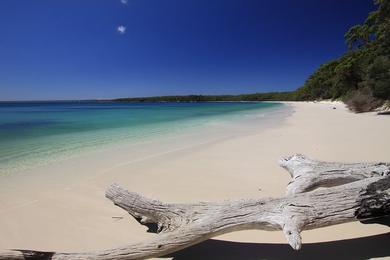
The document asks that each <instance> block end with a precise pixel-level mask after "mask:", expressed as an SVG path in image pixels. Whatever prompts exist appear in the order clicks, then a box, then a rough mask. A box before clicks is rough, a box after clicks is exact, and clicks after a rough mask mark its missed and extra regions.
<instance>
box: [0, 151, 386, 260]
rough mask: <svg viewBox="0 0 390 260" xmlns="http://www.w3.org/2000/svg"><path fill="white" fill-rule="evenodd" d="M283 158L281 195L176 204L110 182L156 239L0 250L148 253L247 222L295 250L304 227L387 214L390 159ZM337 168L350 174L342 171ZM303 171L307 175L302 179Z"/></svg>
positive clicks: (93, 255)
mask: <svg viewBox="0 0 390 260" xmlns="http://www.w3.org/2000/svg"><path fill="white" fill-rule="evenodd" d="M281 165H282V166H283V167H285V168H286V169H287V170H288V171H289V172H290V174H291V175H292V177H293V182H292V183H290V184H289V186H290V187H291V191H290V192H288V195H287V196H286V197H282V198H271V199H241V200H235V201H224V202H219V203H207V202H202V203H192V204H175V203H163V202H161V201H158V200H153V199H148V198H146V197H144V196H142V195H139V194H137V193H134V192H129V191H126V190H125V189H123V188H121V187H119V186H118V185H116V184H113V185H111V186H110V187H109V188H108V189H107V191H106V197H107V198H109V199H110V200H111V201H113V203H114V204H116V205H118V206H119V207H121V208H123V209H125V210H126V211H128V212H129V213H130V214H131V215H132V216H134V217H135V218H137V219H139V220H140V223H141V224H144V225H150V224H155V225H156V226H157V227H158V229H157V232H158V234H156V235H155V237H154V238H152V239H150V240H147V241H143V242H139V243H134V244H130V245H128V246H124V247H119V248H115V249H110V250H104V251H99V252H90V253H70V254H65V253H57V252H55V253H45V252H36V251H20V250H14V251H12V250H8V251H0V259H98V260H99V259H104V260H105V259H145V258H151V257H158V256H163V255H166V254H169V253H172V252H175V251H178V250H180V249H183V248H185V247H188V246H191V245H194V244H197V243H199V242H202V241H204V240H206V239H209V238H211V237H214V236H217V235H220V234H224V233H228V232H232V231H236V230H245V229H262V230H270V231H272V230H282V231H283V233H284V234H285V236H286V239H287V241H288V243H289V244H290V245H291V246H292V248H293V249H295V250H298V249H300V248H301V245H302V241H301V240H302V239H301V236H300V232H301V231H302V230H308V229H314V228H319V227H324V226H329V225H335V224H340V223H345V222H351V221H357V220H363V219H372V218H376V217H383V216H389V215H390V176H388V175H389V164H341V163H325V162H318V161H314V160H310V159H307V158H305V157H304V156H301V155H295V156H291V157H287V158H284V159H282V160H281ZM342 172H345V173H346V174H347V175H348V177H345V178H343V176H342V174H341V173H342ZM332 173H334V174H335V175H337V176H332ZM300 178H305V181H304V182H299V181H298V180H299V179H300ZM324 180H325V181H324ZM300 185H302V186H303V187H302V188H300V187H299V186H300ZM295 186H297V187H295ZM317 187H327V188H323V189H316V188H317ZM308 190H310V191H308ZM298 191H299V192H298Z"/></svg>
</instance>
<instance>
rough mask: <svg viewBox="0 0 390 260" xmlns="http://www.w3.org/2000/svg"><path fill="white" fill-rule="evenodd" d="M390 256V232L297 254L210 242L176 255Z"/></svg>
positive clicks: (206, 258) (276, 247)
mask: <svg viewBox="0 0 390 260" xmlns="http://www.w3.org/2000/svg"><path fill="white" fill-rule="evenodd" d="M386 256H390V233H386V234H382V235H376V236H369V237H363V238H356V239H347V240H339V241H332V242H322V243H311V244H304V245H303V247H302V249H301V250H300V251H293V250H292V249H291V247H290V246H289V245H287V244H256V243H239V242H229V241H222V240H213V239H210V240H207V241H205V242H203V243H200V244H198V245H195V246H192V247H190V248H187V249H184V250H182V251H179V252H176V253H174V254H172V255H170V256H169V257H173V259H175V260H191V259H202V260H216V259H224V260H233V259H234V260H237V259H239V260H255V259H256V260H260V259H354V260H356V259H357V260H359V259H369V258H374V257H386Z"/></svg>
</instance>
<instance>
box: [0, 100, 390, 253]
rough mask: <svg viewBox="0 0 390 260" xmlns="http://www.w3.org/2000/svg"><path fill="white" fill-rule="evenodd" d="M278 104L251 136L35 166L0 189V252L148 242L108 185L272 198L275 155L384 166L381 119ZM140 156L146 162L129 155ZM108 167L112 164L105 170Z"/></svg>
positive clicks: (374, 230) (257, 236) (309, 237)
mask: <svg viewBox="0 0 390 260" xmlns="http://www.w3.org/2000/svg"><path fill="white" fill-rule="evenodd" d="M283 103H285V104H286V105H287V106H288V107H289V108H291V109H292V110H293V111H294V112H293V113H292V114H291V115H289V116H288V117H286V118H285V119H284V120H281V122H279V123H277V124H270V125H269V127H263V128H261V129H260V128H257V129H258V130H259V131H258V132H252V131H249V132H248V131H245V130H242V131H243V132H239V134H236V135H234V136H230V135H227V136H225V137H224V138H210V139H209V140H207V141H206V142H200V143H198V145H193V146H188V147H185V148H183V147H182V148H180V145H179V143H180V142H183V141H185V140H186V138H183V139H180V140H181V141H180V140H176V142H177V144H175V143H173V144H172V142H171V141H169V140H165V141H166V145H167V144H169V145H171V146H172V145H177V147H176V149H171V150H170V151H165V152H161V153H156V155H155V156H149V157H147V154H148V153H149V152H150V150H148V149H146V147H138V148H137V150H133V151H130V150H126V149H129V148H128V147H127V148H125V147H123V148H121V149H119V150H117V151H116V152H112V153H109V152H108V151H103V152H101V153H100V155H99V156H95V157H94V156H91V157H88V158H83V159H82V160H72V163H69V162H68V163H59V164H58V165H57V166H50V167H43V168H40V169H39V170H40V171H42V170H43V172H40V173H38V172H37V171H38V170H37V169H34V170H32V173H36V174H37V175H34V174H32V175H31V176H34V178H32V177H31V178H20V179H18V176H15V177H12V178H11V177H10V179H12V180H9V181H8V182H7V181H5V182H2V183H1V189H0V194H1V196H0V198H1V199H0V202H1V203H0V230H2V233H1V234H0V245H1V247H2V248H30V249H41V250H59V251H84V250H97V249H105V248H110V247H117V246H121V245H125V244H126V243H131V242H135V241H140V240H143V239H147V238H148V237H150V236H153V234H149V233H146V232H145V228H144V227H141V226H140V225H139V224H138V223H137V222H136V221H135V220H134V219H132V218H131V217H130V216H129V215H128V214H127V213H125V212H124V211H123V210H121V209H119V208H117V207H116V206H114V205H112V204H111V203H110V202H109V201H108V200H107V199H105V198H104V190H105V187H106V186H107V185H109V184H110V183H112V182H118V183H120V184H121V185H122V186H124V187H126V188H128V189H129V190H132V191H136V192H139V193H142V194H145V195H146V196H149V197H153V198H158V199H161V200H165V201H172V202H173V201H177V202H190V201H217V200H224V199H236V198H242V197H243V198H249V197H270V196H272V197H276V196H283V195H284V193H285V187H286V185H287V183H288V181H289V176H288V174H287V172H285V171H284V170H283V169H281V168H280V167H279V166H278V164H277V160H278V159H280V157H282V156H286V155H290V154H294V153H303V154H305V155H307V156H309V157H312V158H316V159H319V160H324V161H345V162H360V161H361V162H363V161H385V162H389V161H390V138H386V137H388V135H389V134H388V133H390V117H386V116H377V115H376V114H373V113H368V114H353V113H350V112H348V111H347V110H346V108H345V106H344V105H343V104H342V103H338V102H317V103H312V102H283ZM333 108H335V109H333ZM243 129H245V128H243ZM244 133H245V134H244ZM368 133H370V134H369V135H368ZM216 134H217V135H218V133H216ZM201 138H203V137H200V139H201ZM163 148H164V147H163V145H161V147H160V149H162V150H163ZM143 149H144V150H143ZM142 154H143V155H145V156H146V158H143V159H139V160H137V159H135V158H131V155H134V156H135V155H138V156H141V155H142ZM118 157H119V158H118ZM130 159H131V160H130ZM108 164H112V165H114V166H113V167H111V168H107V165H108ZM102 169H103V170H102ZM48 172H56V174H52V175H50V174H47V173H48ZM89 173H93V175H91V174H89ZM60 175H66V178H61V177H60ZM75 180H77V181H75ZM16 184H17V185H16ZM15 205H18V206H17V207H15ZM386 232H388V229H387V227H385V226H380V225H374V224H372V225H363V224H360V223H350V224H342V225H337V226H332V227H328V228H321V229H317V230H313V231H306V232H303V235H302V236H303V242H304V243H314V242H324V241H334V240H340V239H351V238H358V237H366V236H372V235H378V234H384V233H386ZM36 234H39V238H38V239H37V237H36V236H37V235H36ZM216 239H221V240H227V241H239V242H251V243H283V244H284V243H286V242H285V239H284V236H283V234H282V232H266V231H240V232H235V233H231V234H226V235H223V236H220V237H217V238H216Z"/></svg>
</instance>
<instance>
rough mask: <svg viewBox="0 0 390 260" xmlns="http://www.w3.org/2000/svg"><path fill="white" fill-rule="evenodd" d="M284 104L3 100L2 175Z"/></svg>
mask: <svg viewBox="0 0 390 260" xmlns="http://www.w3.org/2000/svg"><path fill="white" fill-rule="evenodd" d="M278 106H281V104H278V103H262V102H257V103H242V102H237V103H234V102H233V103H232V102H229V103H221V102H218V103H114V102H104V103H103V102H12V103H11V102H4V103H0V174H4V173H11V172H14V171H18V170H23V169H28V168H33V167H36V166H39V165H42V164H46V163H50V162H53V161H56V160H61V159H63V158H69V157H72V156H75V155H76V154H79V153H80V152H87V151H89V150H93V149H96V148H99V147H104V146H105V145H109V144H114V143H122V142H129V143H131V142H138V141H140V140H145V139H148V138H151V137H156V136H157V137H158V136H164V135H165V134H172V133H174V134H175V133H180V132H184V131H186V129H190V128H191V129H193V128H196V127H202V126H206V125H207V124H209V123H210V122H214V121H215V120H224V121H229V120H234V119H235V118H237V117H240V116H242V115H247V114H248V113H251V112H256V111H258V110H263V111H267V109H272V108H276V107H278Z"/></svg>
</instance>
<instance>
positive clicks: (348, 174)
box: [279, 154, 390, 195]
mask: <svg viewBox="0 0 390 260" xmlns="http://www.w3.org/2000/svg"><path fill="white" fill-rule="evenodd" d="M279 165H280V166H282V167H283V168H285V169H286V170H287V171H288V172H289V173H290V175H291V177H292V180H291V182H290V183H289V184H288V185H287V195H289V194H295V193H302V192H307V191H312V190H315V189H317V188H319V187H332V186H338V185H342V184H346V183H350V182H354V181H358V180H362V179H365V178H370V177H375V176H387V175H389V174H390V163H383V162H379V163H338V162H323V161H317V160H312V159H309V158H307V157H305V156H304V155H301V154H295V155H292V156H288V157H285V158H283V159H281V160H280V161H279Z"/></svg>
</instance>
